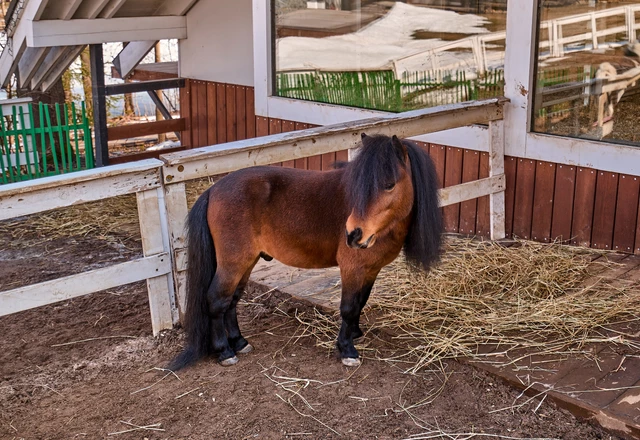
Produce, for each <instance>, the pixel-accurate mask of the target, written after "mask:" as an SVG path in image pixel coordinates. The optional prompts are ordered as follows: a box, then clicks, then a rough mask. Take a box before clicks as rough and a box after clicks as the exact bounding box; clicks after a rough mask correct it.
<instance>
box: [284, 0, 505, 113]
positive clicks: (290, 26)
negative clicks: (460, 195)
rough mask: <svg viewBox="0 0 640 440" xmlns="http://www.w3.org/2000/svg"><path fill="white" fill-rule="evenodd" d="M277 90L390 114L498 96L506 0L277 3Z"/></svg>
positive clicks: (295, 0) (290, 95) (286, 0)
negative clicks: (390, 112)
mask: <svg viewBox="0 0 640 440" xmlns="http://www.w3.org/2000/svg"><path fill="white" fill-rule="evenodd" d="M272 11H273V14H274V17H273V18H274V19H273V23H275V29H274V36H275V45H274V47H275V50H274V58H275V59H274V63H273V65H274V69H275V73H274V84H273V91H274V92H273V94H274V95H275V96H283V97H288V98H296V99H303V100H309V101H316V102H325V103H331V104H339V105H346V106H352V107H361V108H367V109H376V110H385V111H393V112H398V111H405V110H412V109H416V108H423V107H431V106H436V105H441V104H450V103H455V102H461V101H468V100H474V99H481V98H486V97H493V96H500V95H502V94H503V88H504V79H503V78H504V75H503V70H504V69H503V68H504V46H505V32H504V31H505V26H506V0H413V1H406V2H400V1H368V0H318V1H313V0H309V1H304V0H274V1H273V2H272Z"/></svg>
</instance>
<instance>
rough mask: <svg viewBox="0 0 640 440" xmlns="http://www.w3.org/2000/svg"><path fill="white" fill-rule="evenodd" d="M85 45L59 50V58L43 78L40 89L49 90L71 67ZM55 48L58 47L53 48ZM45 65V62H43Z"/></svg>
mask: <svg viewBox="0 0 640 440" xmlns="http://www.w3.org/2000/svg"><path fill="white" fill-rule="evenodd" d="M84 48H85V46H73V47H71V48H67V49H68V50H66V51H61V52H57V55H58V58H57V61H55V62H54V64H53V67H51V68H49V69H48V71H47V72H46V74H45V75H44V76H43V78H42V79H41V81H42V83H41V86H40V89H41V90H42V91H43V92H46V91H48V90H49V89H50V88H51V87H52V86H53V85H54V84H55V83H56V81H58V78H60V75H62V74H63V73H64V71H65V70H67V69H68V68H69V66H70V65H71V63H73V61H74V60H75V59H76V58H78V56H79V55H80V52H82V51H83V50H84ZM53 49H54V50H55V49H57V48H53ZM43 65H44V63H43Z"/></svg>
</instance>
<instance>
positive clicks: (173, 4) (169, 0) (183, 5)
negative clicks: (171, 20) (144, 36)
mask: <svg viewBox="0 0 640 440" xmlns="http://www.w3.org/2000/svg"><path fill="white" fill-rule="evenodd" d="M197 1H198V0H165V1H164V3H162V4H161V5H160V6H159V7H158V9H156V10H155V12H154V13H153V15H184V14H186V13H187V12H189V9H191V7H192V6H193V5H195V4H196V2H197Z"/></svg>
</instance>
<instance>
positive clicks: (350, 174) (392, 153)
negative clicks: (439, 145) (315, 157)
mask: <svg viewBox="0 0 640 440" xmlns="http://www.w3.org/2000/svg"><path fill="white" fill-rule="evenodd" d="M403 162H404V157H403V155H402V153H401V152H400V151H398V150H397V149H396V147H394V146H393V144H392V143H391V138H390V137H389V136H384V135H373V136H366V137H363V138H362V146H361V147H360V148H359V149H358V153H357V156H356V157H355V159H354V160H353V161H351V162H349V163H347V164H346V165H345V166H344V168H345V173H344V183H345V187H346V190H347V198H348V200H349V205H350V206H351V207H352V208H353V209H354V210H355V212H356V214H357V215H359V216H361V217H364V215H365V213H366V209H367V207H368V206H369V205H370V204H371V202H372V201H373V200H375V199H376V198H378V196H379V195H380V193H382V191H384V188H385V186H386V185H388V184H390V183H395V182H396V181H397V180H398V178H399V177H400V172H399V169H398V167H400V166H402V164H403Z"/></svg>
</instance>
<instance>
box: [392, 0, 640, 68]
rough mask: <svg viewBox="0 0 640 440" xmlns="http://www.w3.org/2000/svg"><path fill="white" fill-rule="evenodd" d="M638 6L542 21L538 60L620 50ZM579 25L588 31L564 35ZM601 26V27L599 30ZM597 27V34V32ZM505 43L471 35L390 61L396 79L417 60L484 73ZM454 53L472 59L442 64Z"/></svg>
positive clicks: (637, 20)
mask: <svg viewBox="0 0 640 440" xmlns="http://www.w3.org/2000/svg"><path fill="white" fill-rule="evenodd" d="M637 13H640V5H631V6H619V7H616V8H611V9H605V10H602V11H593V12H588V13H584V14H575V15H569V16H566V17H562V18H557V19H554V20H546V21H543V22H541V23H540V31H541V32H542V31H543V30H546V31H547V38H544V39H543V38H540V45H539V48H540V57H541V58H550V57H551V58H558V57H562V56H564V55H565V54H566V53H568V52H575V51H584V50H593V49H599V48H600V49H601V48H605V47H612V46H620V45H623V44H626V43H627V42H634V41H635V40H636V39H637V38H638V30H639V29H640V17H636V15H637ZM616 18H618V19H619V21H624V24H621V25H618V26H614V27H606V26H605V25H603V24H598V21H599V20H603V19H611V20H615V19H616ZM579 24H582V27H583V28H588V29H589V31H587V32H582V33H579V34H575V35H567V36H564V35H565V34H566V33H568V30H567V26H569V25H579ZM603 26H604V27H603ZM599 27H600V30H598V28H599ZM617 34H624V35H625V40H624V41H608V42H601V41H599V39H600V38H604V37H608V36H614V35H617ZM505 39H506V32H505V31H500V32H491V33H487V34H478V35H472V36H470V37H466V38H462V39H460V40H456V41H452V42H447V43H443V44H441V45H439V46H436V47H434V48H431V49H429V50H426V51H420V52H417V53H414V54H411V55H408V56H405V57H402V58H397V59H395V60H393V67H394V71H395V74H396V78H398V79H399V78H401V77H402V72H404V71H406V70H407V68H406V67H405V66H407V65H409V64H411V63H412V62H413V63H415V61H416V60H417V59H421V60H426V61H425V64H426V65H428V66H430V68H431V69H432V70H433V71H437V70H440V69H445V70H450V69H455V68H457V67H460V66H463V67H465V68H471V69H472V70H475V71H476V72H477V73H478V74H480V75H481V74H483V73H484V72H486V71H487V70H488V69H489V68H490V66H495V65H499V64H503V63H504V51H500V50H491V46H492V45H495V44H496V43H497V42H502V41H504V40H505ZM454 49H457V50H459V49H470V50H471V52H472V54H473V56H472V59H471V60H458V61H443V58H444V57H443V56H442V55H443V54H444V53H446V52H448V51H451V50H454Z"/></svg>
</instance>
